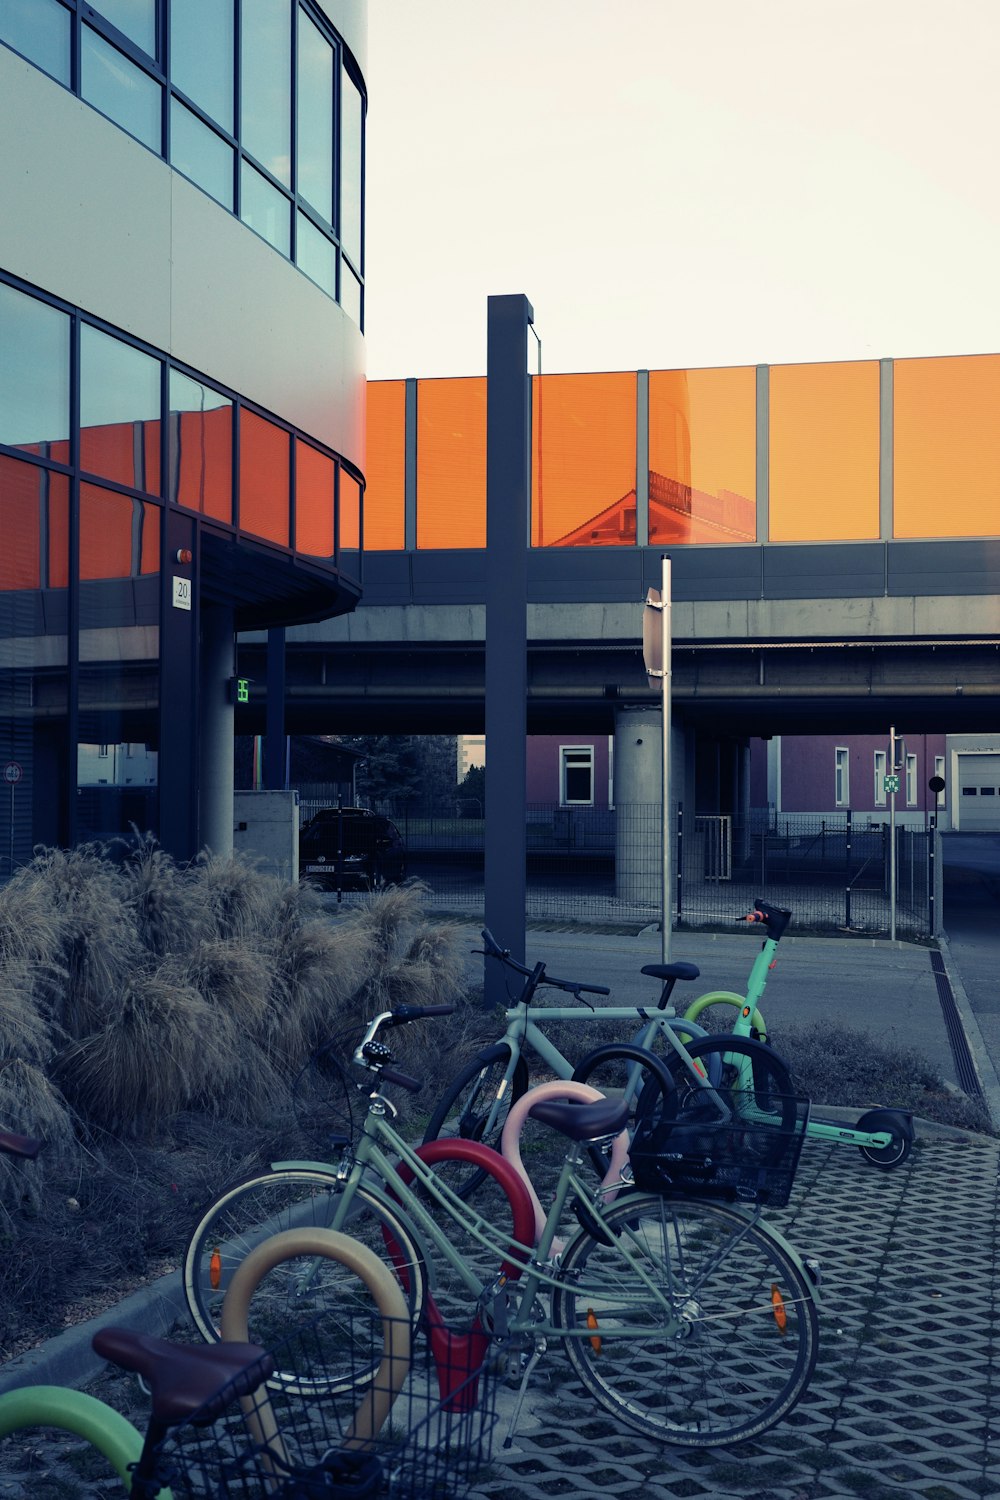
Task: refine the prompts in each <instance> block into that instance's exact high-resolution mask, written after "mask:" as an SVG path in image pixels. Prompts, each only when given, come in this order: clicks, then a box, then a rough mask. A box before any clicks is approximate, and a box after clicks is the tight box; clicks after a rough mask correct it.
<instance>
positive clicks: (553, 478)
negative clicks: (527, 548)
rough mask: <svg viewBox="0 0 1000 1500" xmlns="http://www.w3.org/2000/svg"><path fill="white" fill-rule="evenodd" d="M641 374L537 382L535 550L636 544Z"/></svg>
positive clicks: (562, 377)
mask: <svg viewBox="0 0 1000 1500" xmlns="http://www.w3.org/2000/svg"><path fill="white" fill-rule="evenodd" d="M635 389H636V377H635V375H634V374H632V373H629V374H624V375H540V376H536V377H535V378H534V380H533V381H532V382H531V390H532V410H533V416H532V440H531V446H532V455H531V500H532V506H531V537H532V543H533V545H534V546H536V547H592V546H616V545H617V546H621V545H629V544H634V543H635Z"/></svg>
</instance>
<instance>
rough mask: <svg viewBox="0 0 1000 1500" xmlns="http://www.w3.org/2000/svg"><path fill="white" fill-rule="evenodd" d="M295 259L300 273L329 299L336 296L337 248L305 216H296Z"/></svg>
mask: <svg viewBox="0 0 1000 1500" xmlns="http://www.w3.org/2000/svg"><path fill="white" fill-rule="evenodd" d="M295 259H296V262H297V263H298V267H299V270H300V271H304V272H305V274H306V275H307V276H308V277H309V280H310V281H315V283H316V285H317V286H319V287H322V288H323V290H324V292H326V294H327V296H329V297H334V298H335V297H336V295H337V247H336V245H334V244H332V243H331V241H330V240H328V239H327V237H326V235H325V234H321V233H320V231H319V230H318V229H317V228H316V226H315V224H313V223H312V222H311V221H310V220H309V219H307V218H306V216H305V214H301V213H300V214H299V215H298V243H297V245H296V247H295Z"/></svg>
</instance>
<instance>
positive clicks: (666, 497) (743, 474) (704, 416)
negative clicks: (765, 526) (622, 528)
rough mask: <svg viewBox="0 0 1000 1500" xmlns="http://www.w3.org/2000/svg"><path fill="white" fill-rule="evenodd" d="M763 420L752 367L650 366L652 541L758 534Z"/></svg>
mask: <svg viewBox="0 0 1000 1500" xmlns="http://www.w3.org/2000/svg"><path fill="white" fill-rule="evenodd" d="M756 424H757V375H756V371H755V370H754V369H753V368H752V367H748V366H741V367H737V368H734V369H720V370H653V371H651V372H650V376H649V540H650V542H652V543H663V542H672V543H677V542H682V543H683V542H752V541H754V539H755V538H756V535H757V500H756V496H757V467H756V465H757V459H756V452H757V426H756Z"/></svg>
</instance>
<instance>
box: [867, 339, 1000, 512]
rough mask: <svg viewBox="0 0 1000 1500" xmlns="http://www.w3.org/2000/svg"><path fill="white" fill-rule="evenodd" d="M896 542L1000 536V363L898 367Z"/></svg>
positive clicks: (902, 362) (901, 363)
mask: <svg viewBox="0 0 1000 1500" xmlns="http://www.w3.org/2000/svg"><path fill="white" fill-rule="evenodd" d="M893 385H894V413H893V421H894V425H893V482H894V500H893V535H894V536H897V537H938V536H948V537H952V536H954V537H963V536H998V535H1000V355H996V354H982V355H966V356H965V357H963V358H955V359H951V358H945V359H897V360H896V362H895V365H894V367H893Z"/></svg>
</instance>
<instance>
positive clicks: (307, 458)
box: [295, 440, 336, 558]
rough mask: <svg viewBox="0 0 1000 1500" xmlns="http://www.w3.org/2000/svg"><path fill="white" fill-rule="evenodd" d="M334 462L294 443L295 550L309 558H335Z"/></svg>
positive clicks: (305, 444)
mask: <svg viewBox="0 0 1000 1500" xmlns="http://www.w3.org/2000/svg"><path fill="white" fill-rule="evenodd" d="M335 481H336V467H335V465H334V462H333V459H332V458H327V457H326V455H325V454H324V453H318V452H317V451H316V449H315V448H310V446H309V444H308V443H303V442H300V441H298V440H296V443H295V550H296V551H297V552H307V553H308V554H309V556H310V557H331V558H332V557H333V555H334V550H335V545H334V534H333V533H334V505H335V502H334V484H335Z"/></svg>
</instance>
